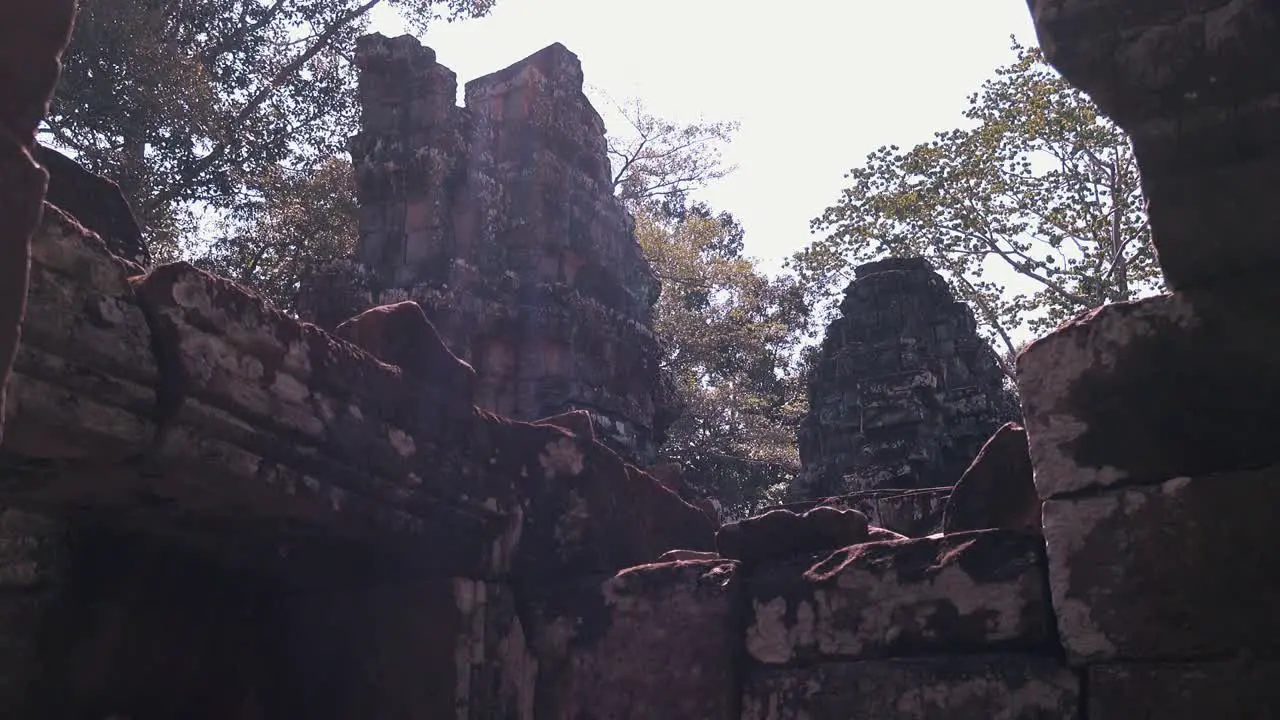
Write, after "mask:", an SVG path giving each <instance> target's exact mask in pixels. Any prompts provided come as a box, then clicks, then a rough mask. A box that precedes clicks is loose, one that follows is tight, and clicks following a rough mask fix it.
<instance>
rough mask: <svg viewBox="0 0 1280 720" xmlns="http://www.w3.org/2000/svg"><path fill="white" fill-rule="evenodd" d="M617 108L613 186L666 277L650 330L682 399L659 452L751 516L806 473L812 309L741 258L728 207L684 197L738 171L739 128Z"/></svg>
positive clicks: (730, 510) (735, 512) (791, 286)
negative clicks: (730, 161)
mask: <svg viewBox="0 0 1280 720" xmlns="http://www.w3.org/2000/svg"><path fill="white" fill-rule="evenodd" d="M614 108H615V109H616V110H617V111H618V112H619V113H620V114H621V122H619V123H614V125H615V126H620V127H622V128H623V129H624V130H623V132H621V133H617V134H610V135H609V137H608V141H609V155H610V159H611V161H612V162H613V167H614V177H615V187H616V190H617V193H618V196H619V197H620V198H621V199H622V201H623V202H624V203H625V204H626V205H627V206H628V207H629V208H630V209H631V211H632V213H633V214H634V215H635V216H636V235H637V238H638V239H639V241H640V245H641V247H642V248H643V249H644V252H645V255H646V257H647V258H648V260H649V262H650V263H651V264H652V265H653V268H654V271H655V272H656V273H657V274H658V277H659V279H660V280H661V281H662V294H661V296H660V297H659V299H658V304H657V307H656V308H655V321H654V325H655V330H656V331H657V334H658V336H659V337H660V338H662V340H663V343H664V344H665V347H666V353H665V358H664V369H665V370H666V371H667V372H668V373H670V374H671V377H672V378H673V379H674V381H675V383H676V387H677V390H678V392H679V394H680V399H681V400H682V401H683V403H684V412H683V414H682V415H681V417H680V419H679V420H677V421H676V423H675V425H674V426H672V428H671V429H670V430H669V432H668V441H667V444H666V445H665V446H664V447H663V454H664V455H666V456H667V457H668V458H669V459H672V460H676V461H678V462H680V463H681V464H682V465H684V466H685V467H686V468H688V469H689V470H690V471H691V473H690V474H691V477H692V479H693V482H694V483H695V484H696V485H698V486H699V489H700V490H701V491H702V492H705V493H708V494H709V495H712V496H714V497H715V498H716V499H718V500H720V501H721V503H722V504H723V506H724V508H725V511H726V512H727V514H728V515H730V516H735V517H736V516H744V515H748V514H751V513H752V512H754V511H756V510H758V509H760V508H761V507H762V506H765V505H770V504H775V503H777V502H778V501H779V497H780V495H781V491H782V490H783V489H784V488H785V487H786V485H787V483H788V482H789V481H790V480H791V478H792V477H793V476H794V474H795V473H796V472H797V470H798V469H799V457H798V456H797V454H796V447H795V428H796V425H798V424H799V421H800V418H801V417H802V416H803V414H804V412H805V400H806V395H805V392H804V390H805V388H804V374H803V372H802V369H801V365H800V363H801V360H802V355H801V354H800V353H799V352H798V346H799V344H800V341H801V339H802V337H803V335H804V332H805V330H806V328H807V319H808V314H809V308H808V304H807V303H806V301H805V297H804V294H803V293H802V292H801V290H800V288H799V286H798V285H797V283H796V282H795V280H794V279H793V278H791V277H778V278H771V277H768V276H767V275H765V274H764V273H763V272H761V271H760V269H759V268H757V266H756V264H755V263H754V262H753V261H752V260H750V259H749V258H747V257H745V256H744V255H743V250H744V246H743V241H744V232H743V229H742V226H741V225H739V224H738V222H737V220H736V219H734V217H733V216H732V215H731V214H729V213H727V212H719V213H717V212H714V211H713V210H712V209H711V208H710V207H708V206H707V205H706V204H705V203H696V202H691V201H690V200H689V195H690V193H694V192H696V191H697V190H699V189H701V188H703V187H705V186H706V185H708V184H709V183H711V182H714V181H715V180H718V179H720V178H722V177H725V176H726V175H728V174H729V173H730V172H732V170H733V168H732V167H729V166H727V165H725V163H724V161H723V148H724V146H725V145H726V144H727V143H728V142H730V141H731V140H732V136H733V133H734V132H735V131H736V129H737V124H736V123H730V122H705V121H699V122H695V123H690V124H681V123H677V122H673V121H670V120H667V119H664V118H660V117H657V116H655V115H653V114H652V113H650V112H649V111H648V110H647V109H646V108H645V106H644V105H643V104H642V103H641V102H639V101H636V100H630V101H627V102H625V103H615V104H614Z"/></svg>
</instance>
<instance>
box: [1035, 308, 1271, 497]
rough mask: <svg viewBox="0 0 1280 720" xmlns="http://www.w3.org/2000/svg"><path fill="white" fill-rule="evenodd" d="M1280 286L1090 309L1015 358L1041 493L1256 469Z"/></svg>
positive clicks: (1262, 461) (1263, 458)
mask: <svg viewBox="0 0 1280 720" xmlns="http://www.w3.org/2000/svg"><path fill="white" fill-rule="evenodd" d="M1277 306H1280V286H1276V285H1275V284H1274V283H1273V284H1272V285H1271V286H1270V287H1252V286H1242V287H1236V288H1224V289H1222V290H1219V291H1216V292H1214V293H1211V294H1210V293H1204V292H1191V291H1188V292H1183V293H1176V294H1171V295H1160V296H1156V297H1151V298H1147V299H1144V300H1139V301H1135V302H1127V303H1116V304H1113V305H1107V306H1105V307H1101V308H1098V309H1097V310H1094V311H1093V312H1091V313H1089V314H1087V315H1085V316H1083V317H1080V318H1078V319H1076V320H1074V321H1072V322H1071V323H1068V324H1067V325H1065V326H1063V327H1062V328H1060V329H1059V330H1057V331H1056V332H1054V333H1052V334H1050V335H1048V336H1046V337H1044V338H1042V339H1040V340H1038V341H1036V342H1035V343H1033V344H1032V345H1031V346H1030V347H1028V348H1027V349H1026V350H1024V351H1023V352H1022V354H1021V355H1020V356H1019V357H1018V392H1019V393H1020V394H1021V396H1022V408H1023V412H1024V414H1025V422H1026V428H1027V436H1028V439H1029V442H1030V446H1031V459H1032V462H1033V464H1034V466H1035V483H1036V490H1037V491H1038V492H1039V494H1040V497H1041V498H1049V497H1053V496H1055V495H1059V494H1063V493H1070V492H1074V491H1078V490H1082V489H1085V488H1089V487H1106V486H1108V485H1113V484H1115V483H1118V482H1122V481H1123V482H1125V483H1151V482H1163V481H1165V480H1168V479H1169V478H1174V477H1179V476H1192V477H1194V476H1197V475H1202V474H1205V473H1211V472H1218V471H1225V470H1239V469H1246V468H1251V467H1260V466H1263V465H1266V464H1269V463H1270V462H1272V461H1274V459H1275V435H1274V432H1273V429H1274V428H1276V427H1280V404H1277V403H1276V402H1274V398H1275V397H1277V396H1280V325H1278V324H1277V323H1276V322H1275V308H1276V307H1277Z"/></svg>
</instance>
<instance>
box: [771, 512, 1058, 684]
mask: <svg viewBox="0 0 1280 720" xmlns="http://www.w3.org/2000/svg"><path fill="white" fill-rule="evenodd" d="M747 595H748V597H749V599H750V608H749V610H748V622H747V636H746V646H747V652H748V654H749V655H750V656H751V658H752V659H754V660H755V661H757V662H761V663H765V664H770V665H782V664H791V663H797V662H800V663H807V662H814V661H824V660H831V659H867V658H879V657H893V656H902V655H919V654H930V653H945V652H953V651H983V650H993V649H1032V648H1040V647H1043V646H1046V645H1047V644H1048V643H1049V642H1050V640H1051V636H1052V627H1053V618H1052V612H1053V611H1052V609H1051V608H1050V607H1049V601H1048V598H1047V597H1046V593H1045V571H1044V565H1043V556H1042V553H1041V550H1040V546H1039V542H1038V541H1037V539H1035V538H1032V537H1028V536H1026V535H1023V534H1018V533H1013V532H1010V531H1001V530H986V531H980V532H972V533H960V534H956V535H950V536H945V537H943V536H935V537H929V538H921V539H919V540H900V541H894V542H877V543H866V544H863V545H855V546H853V547H848V548H845V549H843V550H839V551H837V552H835V553H833V554H832V555H831V556H830V557H828V558H827V559H825V560H823V561H821V562H819V563H818V564H816V565H813V566H812V567H809V565H808V563H805V562H801V561H792V562H788V563H776V564H769V565H766V566H764V567H762V568H760V569H759V570H757V571H755V572H754V573H753V574H752V575H751V576H750V581H749V583H748V590H747Z"/></svg>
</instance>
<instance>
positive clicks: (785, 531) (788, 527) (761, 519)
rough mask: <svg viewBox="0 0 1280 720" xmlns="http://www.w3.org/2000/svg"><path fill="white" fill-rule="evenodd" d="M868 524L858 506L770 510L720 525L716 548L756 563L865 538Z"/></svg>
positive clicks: (838, 545)
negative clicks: (793, 510) (848, 508)
mask: <svg viewBox="0 0 1280 720" xmlns="http://www.w3.org/2000/svg"><path fill="white" fill-rule="evenodd" d="M867 528H868V523H867V516H866V515H863V514H862V513H860V512H858V511H857V510H847V509H844V510H842V509H839V508H834V507H827V506H822V507H816V508H813V509H812V510H809V511H808V512H805V513H803V514H797V513H794V512H791V511H790V510H770V511H769V512H767V513H765V514H763V515H757V516H756V517H752V518H747V519H746V520H739V521H738V522H732V523H727V524H725V525H723V526H721V527H720V529H719V530H718V531H717V532H716V549H717V550H718V551H719V552H720V554H721V555H722V556H724V557H726V558H732V559H734V560H741V561H742V562H744V563H747V564H754V563H758V562H761V561H764V560H771V559H779V558H787V557H792V556H795V555H805V554H812V553H816V552H821V551H824V550H834V549H835V548H839V547H844V546H846V545H852V544H854V543H859V542H864V541H865V540H866V539H867Z"/></svg>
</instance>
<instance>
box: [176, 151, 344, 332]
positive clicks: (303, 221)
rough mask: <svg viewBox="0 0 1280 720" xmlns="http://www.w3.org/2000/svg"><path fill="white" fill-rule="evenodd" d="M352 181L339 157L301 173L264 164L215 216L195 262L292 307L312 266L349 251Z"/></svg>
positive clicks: (267, 297) (273, 300) (284, 307)
mask: <svg viewBox="0 0 1280 720" xmlns="http://www.w3.org/2000/svg"><path fill="white" fill-rule="evenodd" d="M354 182H355V180H354V177H353V173H352V170H351V163H350V162H349V161H348V160H347V159H346V158H344V157H338V156H334V157H330V158H327V159H325V160H323V161H321V162H320V163H319V164H318V165H317V166H316V167H315V168H313V169H310V170H308V171H307V172H298V171H294V170H289V169H287V168H284V167H280V166H276V167H274V168H270V169H269V170H268V172H267V173H266V174H265V175H264V176H263V177H261V178H259V179H258V181H257V182H255V183H254V187H253V188H251V189H250V192H249V193H248V194H246V195H245V196H244V197H243V198H241V199H240V200H239V202H237V203H236V204H235V205H233V206H232V207H231V208H230V210H229V212H228V213H227V214H226V215H225V216H224V217H223V218H222V219H221V221H220V222H219V223H218V230H219V232H218V234H217V236H216V237H215V238H214V240H213V242H212V243H210V245H209V248H208V250H207V251H206V253H205V254H204V256H203V257H201V258H200V259H199V260H198V261H197V265H199V266H200V267H202V268H204V269H206V270H208V271H210V272H213V273H216V274H218V275H222V276H223V277H227V278H230V279H232V280H235V281H236V282H237V283H239V284H240V285H243V286H245V287H248V288H252V289H253V290H254V291H255V292H257V293H258V294H259V295H260V296H262V297H263V298H265V299H267V300H270V301H271V302H272V304H274V305H275V306H276V307H278V308H282V309H284V310H292V309H293V308H294V304H295V301H296V299H297V295H298V290H299V287H300V285H301V283H302V281H303V279H304V278H306V276H307V275H308V274H309V273H310V272H311V271H312V270H313V269H314V268H316V267H319V266H322V265H324V264H326V263H329V262H332V261H334V260H339V259H343V258H349V257H352V256H354V255H355V250H356V239H357V232H358V228H357V226H356V225H357V220H356V218H357V215H356V198H355V187H354Z"/></svg>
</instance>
